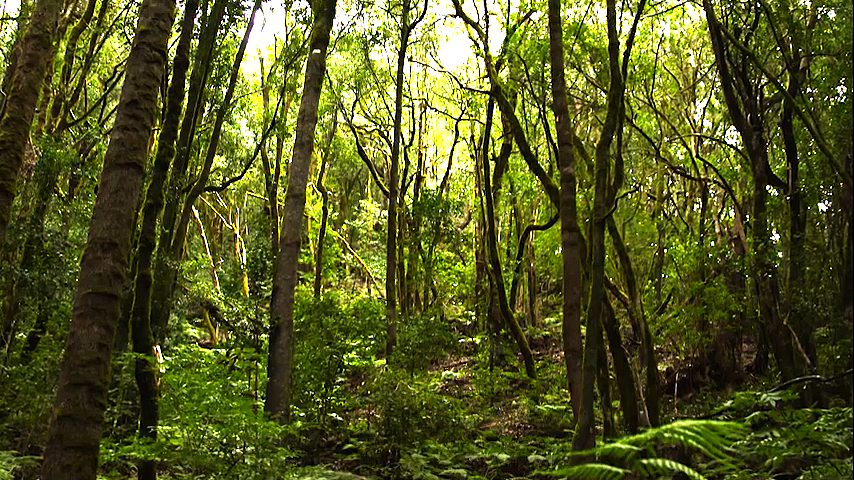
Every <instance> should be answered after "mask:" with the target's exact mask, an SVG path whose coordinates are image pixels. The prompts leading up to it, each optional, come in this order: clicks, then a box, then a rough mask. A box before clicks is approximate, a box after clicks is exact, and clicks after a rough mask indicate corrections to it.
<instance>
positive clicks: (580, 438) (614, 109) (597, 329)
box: [572, 0, 623, 450]
mask: <svg viewBox="0 0 854 480" xmlns="http://www.w3.org/2000/svg"><path fill="white" fill-rule="evenodd" d="M606 11H607V23H608V59H609V61H608V64H609V70H610V74H611V81H610V85H609V87H608V100H607V105H608V113H607V115H606V117H605V123H604V125H602V132H601V133H600V135H599V142H598V143H597V144H596V187H595V192H594V197H593V222H592V223H593V226H592V235H591V239H590V241H591V252H592V254H591V286H590V302H589V305H588V308H587V332H586V333H587V337H586V342H585V345H584V362H583V367H582V375H581V378H582V380H581V381H582V385H581V413H580V416H579V420H578V428H577V429H576V431H575V437H573V439H572V449H573V450H587V449H590V448H593V447H594V446H595V444H596V435H595V431H594V416H593V414H594V412H593V397H594V391H593V384H594V378H595V376H596V369H597V365H596V363H597V350H598V348H599V345H598V344H599V342H600V340H601V338H602V333H601V326H602V323H601V317H602V310H603V304H604V301H605V224H606V220H607V218H606V217H607V214H608V205H606V200H607V193H608V171H609V169H610V160H609V156H610V149H611V144H612V143H613V140H614V132H615V131H616V130H617V116H618V114H619V112H620V104H621V99H622V91H623V82H622V80H623V79H622V72H620V63H619V48H620V41H619V36H618V34H617V8H616V0H607V8H606Z"/></svg>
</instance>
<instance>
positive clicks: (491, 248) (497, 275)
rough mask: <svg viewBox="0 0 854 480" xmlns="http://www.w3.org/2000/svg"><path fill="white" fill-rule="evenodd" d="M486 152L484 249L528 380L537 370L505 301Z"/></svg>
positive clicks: (486, 149) (500, 302)
mask: <svg viewBox="0 0 854 480" xmlns="http://www.w3.org/2000/svg"><path fill="white" fill-rule="evenodd" d="M488 123H489V122H488ZM488 135H489V132H484V140H485V141H484V147H486V139H487V138H488ZM488 152H489V149H488V148H483V150H482V152H481V153H482V154H483V157H482V159H481V161H482V162H483V182H484V189H483V190H484V199H485V200H486V249H487V255H488V259H489V264H490V272H491V274H492V275H491V277H492V281H493V284H494V285H495V291H496V294H497V297H498V298H497V300H498V308H499V310H500V312H501V317H502V319H503V320H504V323H505V324H506V325H507V326H508V327H509V328H510V333H511V334H512V335H513V339H514V340H516V345H517V346H518V347H519V351H520V353H521V354H522V360H523V361H524V363H525V373H526V374H527V375H528V377H530V378H536V377H537V368H536V364H535V362H534V355H533V352H531V347H530V346H529V345H528V339H527V338H525V332H523V331H522V328H521V327H520V326H519V322H518V321H517V320H516V317H515V315H514V314H513V311H512V310H511V309H510V305H509V303H508V301H507V293H506V289H505V287H504V274H503V273H502V271H501V261H500V260H499V258H498V245H497V239H496V234H495V210H494V208H493V199H492V195H491V194H490V192H492V186H491V184H490V183H491V182H490V172H489V156H488V155H489V153H488Z"/></svg>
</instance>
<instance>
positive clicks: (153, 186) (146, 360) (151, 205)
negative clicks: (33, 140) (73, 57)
mask: <svg viewBox="0 0 854 480" xmlns="http://www.w3.org/2000/svg"><path fill="white" fill-rule="evenodd" d="M198 4H199V3H198V1H197V0H188V1H187V3H186V4H185V7H184V20H183V22H182V24H181V36H180V38H179V40H178V46H177V48H176V50H175V59H174V63H173V65H174V66H173V68H172V80H171V84H170V86H169V90H168V92H167V97H166V115H165V117H164V119H163V124H162V125H161V129H160V136H159V137H158V140H157V153H156V154H155V157H154V165H153V168H152V173H151V180H150V181H149V184H148V190H147V192H146V195H145V203H144V205H143V208H142V222H141V225H140V231H139V240H138V241H139V245H138V247H137V253H136V256H135V257H134V262H135V268H134V270H135V277H134V283H133V296H134V299H133V307H132V311H131V338H132V339H133V351H134V353H137V354H138V355H140V356H138V357H137V359H136V364H135V367H134V369H135V376H136V383H137V388H138V390H139V407H140V414H139V430H138V435H139V436H140V437H141V438H144V439H148V440H151V441H154V440H157V424H158V419H159V416H160V414H159V396H160V392H159V391H158V388H157V379H156V369H157V366H156V365H155V364H154V363H153V362H152V361H151V360H150V358H151V357H150V356H151V352H152V351H153V349H154V345H155V344H158V343H161V342H162V340H163V339H162V338H154V337H153V334H152V331H151V322H150V319H151V286H152V283H153V278H152V271H151V270H152V269H151V267H152V257H153V254H154V248H155V245H156V243H157V220H158V217H160V213H161V212H162V211H163V197H164V185H165V184H166V179H167V177H168V175H169V168H170V166H171V165H172V160H173V158H174V157H175V141H176V140H177V137H178V127H179V125H180V122H181V110H182V108H183V105H184V87H185V86H186V79H187V70H188V69H189V67H190V46H191V45H192V41H193V25H194V23H195V18H196V10H197V8H198ZM138 473H139V479H140V480H153V479H155V478H157V472H156V463H155V462H154V461H152V460H143V461H141V462H140V463H139V466H138Z"/></svg>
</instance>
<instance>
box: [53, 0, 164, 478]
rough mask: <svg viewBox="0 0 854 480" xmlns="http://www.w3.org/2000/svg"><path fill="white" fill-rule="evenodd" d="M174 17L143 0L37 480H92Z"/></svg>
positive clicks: (159, 3) (156, 2)
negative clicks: (139, 201) (136, 212)
mask: <svg viewBox="0 0 854 480" xmlns="http://www.w3.org/2000/svg"><path fill="white" fill-rule="evenodd" d="M174 16H175V2H174V1H173V0H145V1H144V2H143V4H142V7H141V9H140V15H139V24H138V27H137V34H136V37H135V38H134V42H133V46H132V47H131V52H130V55H129V57H128V62H127V76H126V81H125V84H124V86H123V87H122V94H121V98H120V101H119V106H118V110H117V112H116V121H115V126H114V127H113V133H112V138H111V140H110V145H109V147H108V148H107V153H106V156H105V158H104V168H103V171H102V173H101V182H100V188H99V191H98V197H97V200H96V201H95V208H94V210H93V212H92V220H91V222H90V227H89V238H88V240H87V242H86V248H85V250H84V253H83V260H82V262H81V268H80V280H79V281H78V285H77V292H76V294H75V298H74V306H73V310H72V324H71V331H70V333H69V335H68V341H67V343H66V347H65V355H64V357H63V362H62V369H61V371H60V375H59V387H58V391H57V395H56V403H55V407H54V414H53V417H52V420H51V425H50V429H49V433H48V441H47V447H46V449H45V453H44V463H43V466H42V478H43V479H45V480H54V479H65V478H75V479H80V480H94V479H95V476H96V474H97V468H98V453H99V443H100V440H101V432H102V427H103V425H102V423H103V419H104V409H105V407H106V405H107V388H108V386H109V384H110V361H111V360H112V358H111V354H112V347H113V337H114V335H115V332H116V322H117V321H118V319H119V316H120V313H121V312H120V310H119V307H120V303H121V298H122V288H123V287H124V285H125V283H126V279H127V273H128V258H129V254H130V248H131V236H132V234H133V230H134V225H133V222H134V219H135V215H134V210H135V209H136V207H137V206H138V198H139V194H140V192H141V191H142V185H143V180H144V173H145V163H146V158H147V156H148V147H149V139H150V135H151V129H152V128H153V127H154V124H155V122H156V120H157V114H158V111H157V98H158V94H159V92H160V84H161V80H162V78H163V72H164V69H165V62H166V57H167V48H168V46H167V44H168V41H169V35H170V33H171V30H172V23H173V21H174V18H175V17H174Z"/></svg>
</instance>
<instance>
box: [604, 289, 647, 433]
mask: <svg viewBox="0 0 854 480" xmlns="http://www.w3.org/2000/svg"><path fill="white" fill-rule="evenodd" d="M602 324H603V326H604V327H605V334H606V335H605V336H606V338H607V339H608V349H609V350H610V351H611V357H612V358H613V359H614V376H615V377H616V380H617V391H618V392H619V393H620V410H621V411H622V412H623V424H624V425H625V427H626V431H627V432H628V433H629V434H635V433H637V432H638V395H637V388H636V385H635V381H634V376H633V375H632V370H631V365H629V360H628V355H627V354H626V349H625V348H623V339H622V336H621V335H620V324H619V323H618V321H617V316H616V314H615V313H614V307H613V306H611V302H610V301H608V299H607V298H606V299H605V311H604V315H603V316H602Z"/></svg>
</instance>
